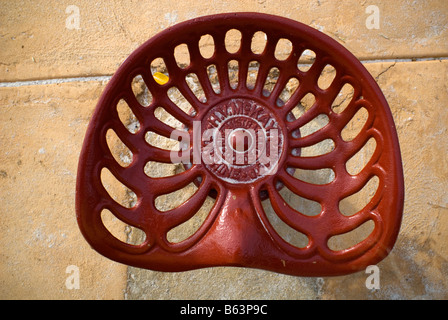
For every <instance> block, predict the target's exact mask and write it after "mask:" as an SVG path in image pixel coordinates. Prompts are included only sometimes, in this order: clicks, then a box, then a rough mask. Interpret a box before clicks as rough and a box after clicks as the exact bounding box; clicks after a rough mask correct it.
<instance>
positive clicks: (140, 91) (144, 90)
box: [131, 75, 153, 107]
mask: <svg viewBox="0 0 448 320" xmlns="http://www.w3.org/2000/svg"><path fill="white" fill-rule="evenodd" d="M131 89H132V92H133V93H134V96H135V98H136V100H137V101H138V103H140V104H141V105H142V106H143V107H148V106H149V105H150V104H151V103H152V101H153V96H152V93H151V91H150V90H149V89H148V86H147V85H146V83H145V81H144V80H143V77H142V76H141V75H136V76H135V77H134V79H132V83H131Z"/></svg>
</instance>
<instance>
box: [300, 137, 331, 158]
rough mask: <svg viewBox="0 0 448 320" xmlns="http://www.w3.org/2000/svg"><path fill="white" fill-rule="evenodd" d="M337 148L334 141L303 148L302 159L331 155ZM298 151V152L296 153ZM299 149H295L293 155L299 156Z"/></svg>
mask: <svg viewBox="0 0 448 320" xmlns="http://www.w3.org/2000/svg"><path fill="white" fill-rule="evenodd" d="M334 148H335V145H334V141H333V140H332V139H325V140H323V141H320V142H318V143H316V144H314V145H311V146H308V147H303V148H301V149H300V152H301V154H300V155H301V156H302V157H317V156H321V155H324V154H327V153H330V152H331V151H333V150H334ZM294 150H296V151H294ZM298 152H299V150H298V149H293V155H297V154H298Z"/></svg>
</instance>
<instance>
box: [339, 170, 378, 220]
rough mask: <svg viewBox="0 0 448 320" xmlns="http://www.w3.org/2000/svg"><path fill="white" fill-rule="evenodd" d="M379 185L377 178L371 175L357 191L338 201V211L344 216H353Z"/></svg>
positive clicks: (370, 197)
mask: <svg viewBox="0 0 448 320" xmlns="http://www.w3.org/2000/svg"><path fill="white" fill-rule="evenodd" d="M378 187H379V178H378V177H377V176H373V177H372V178H371V179H370V180H369V181H368V182H367V183H366V184H365V185H364V187H363V188H362V189H361V190H359V191H358V192H356V193H354V194H352V195H350V196H348V197H346V198H344V199H342V200H341V201H339V211H340V212H341V213H342V214H343V215H344V216H353V215H354V214H356V213H358V212H359V211H361V210H362V209H364V208H365V207H366V206H367V205H368V204H369V202H370V200H372V198H373V197H374V196H375V193H376V191H377V190H378Z"/></svg>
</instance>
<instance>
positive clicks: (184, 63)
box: [174, 43, 191, 69]
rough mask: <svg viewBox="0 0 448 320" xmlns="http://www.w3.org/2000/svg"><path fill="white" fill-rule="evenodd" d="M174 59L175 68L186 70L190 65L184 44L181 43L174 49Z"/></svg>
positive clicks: (188, 52) (188, 54)
mask: <svg viewBox="0 0 448 320" xmlns="http://www.w3.org/2000/svg"><path fill="white" fill-rule="evenodd" d="M174 59H175V60H176V63H177V66H178V67H179V68H181V69H186V68H187V67H188V66H189V65H190V62H191V61H190V51H189V50H188V46H187V45H186V44H185V43H182V44H180V45H178V46H176V48H174Z"/></svg>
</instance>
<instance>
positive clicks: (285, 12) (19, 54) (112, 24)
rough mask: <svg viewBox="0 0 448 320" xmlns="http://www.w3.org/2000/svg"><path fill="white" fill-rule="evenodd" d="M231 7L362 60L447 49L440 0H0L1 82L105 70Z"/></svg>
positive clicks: (445, 14)
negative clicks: (286, 22)
mask: <svg viewBox="0 0 448 320" xmlns="http://www.w3.org/2000/svg"><path fill="white" fill-rule="evenodd" d="M372 5H374V7H372ZM236 11H253V12H262V13H268V14H274V15H279V16H284V17H287V18H291V19H294V20H297V21H300V22H302V23H305V24H307V25H309V26H311V27H314V28H316V29H318V30H320V31H322V32H324V33H326V34H327V35H329V36H330V37H332V38H333V39H335V40H336V41H338V42H340V43H341V44H343V45H344V46H345V47H347V49H349V50H350V51H352V52H353V53H354V54H355V55H356V56H357V57H358V58H360V59H367V60H372V59H377V58H382V59H384V58H418V57H428V56H430V57H433V56H437V57H439V56H445V57H446V56H447V55H448V41H447V37H448V29H447V27H446V26H447V25H448V8H447V6H446V2H445V1H444V0H430V1H411V0H400V1H385V0H378V1H376V2H375V3H374V4H372V3H369V2H366V1H361V0H347V1H322V0H321V1H319V0H318V1H307V0H285V1H282V2H281V4H279V2H278V1H274V0H238V1H237V0H232V1H212V2H211V3H210V2H200V1H192V0H187V1H180V2H179V1H178V2H175V1H170V0H160V1H127V2H114V1H95V2H92V1H87V0H82V1H76V3H73V2H70V1H56V0H51V1H42V0H39V1H31V0H21V1H4V2H3V3H2V7H1V10H0V20H1V21H2V25H1V26H0V44H1V48H2V50H1V51H0V81H17V80H30V79H46V78H67V77H79V76H94V75H111V74H113V73H114V72H115V70H116V69H117V67H118V66H119V65H120V64H121V63H122V62H123V61H124V60H125V59H126V57H128V56H129V54H130V53H131V52H133V51H134V50H135V49H136V48H137V47H138V46H140V45H141V44H143V43H144V42H145V41H146V40H148V39H149V38H151V37H152V36H154V35H155V34H157V33H158V32H160V31H162V30H164V29H166V28H167V27H169V26H171V25H173V24H176V23H179V22H181V21H185V20H188V19H192V18H195V17H198V16H203V15H209V14H216V13H224V12H236ZM206 44H207V43H206ZM285 48H286V49H287V46H286V47H285Z"/></svg>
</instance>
